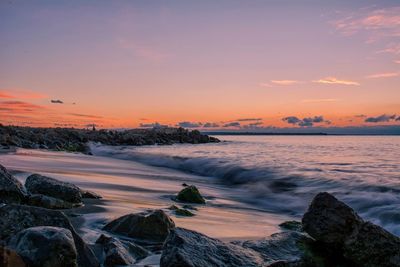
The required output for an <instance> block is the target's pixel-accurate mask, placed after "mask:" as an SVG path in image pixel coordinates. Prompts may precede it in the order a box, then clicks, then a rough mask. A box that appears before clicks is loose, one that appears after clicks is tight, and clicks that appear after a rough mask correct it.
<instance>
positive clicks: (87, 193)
mask: <svg viewBox="0 0 400 267" xmlns="http://www.w3.org/2000/svg"><path fill="white" fill-rule="evenodd" d="M81 195H82V198H93V199H101V198H102V197H101V196H100V195H99V194H97V193H95V192H93V191H89V190H83V189H81Z"/></svg>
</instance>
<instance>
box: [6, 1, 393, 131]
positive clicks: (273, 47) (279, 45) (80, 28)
mask: <svg viewBox="0 0 400 267" xmlns="http://www.w3.org/2000/svg"><path fill="white" fill-rule="evenodd" d="M289 3H290V2H289V1H283V2H282V3H278V2H276V1H250V2H247V1H220V2H218V3H215V2H214V1H202V2H201V3H200V2H198V3H194V2H182V1H168V2H166V1H154V2H153V1H152V2H151V3H145V2H140V1H137V2H135V1H130V2H117V1H116V2H108V1H98V2H97V1H96V2H90V1H87V2H78V1H76V2H75V1H74V2H71V1H57V2H53V1H37V2H35V3H33V2H32V1H15V2H14V1H12V2H2V3H0V35H1V36H3V38H2V40H1V41H0V123H3V124H13V125H32V126H66V127H70V126H71V127H85V126H86V125H88V124H96V125H98V126H99V127H108V128H127V127H140V126H152V125H154V124H155V123H156V122H157V123H159V124H162V125H170V126H176V125H182V126H187V127H196V128H200V129H204V130H208V129H246V130H249V129H263V128H265V129H268V127H270V126H273V127H303V128H304V127H315V126H318V127H337V126H373V125H400V90H399V89H400V88H399V85H400V15H399V14H400V5H398V2H397V1H359V2H357V1H352V3H347V2H346V1H342V2H340V1H339V2H337V3H329V4H327V3H325V4H319V3H318V2H315V3H314V4H312V5H311V4H310V3H311V2H310V1H305V2H302V1H293V2H292V3H291V4H289ZM56 100H59V101H56ZM321 116H322V117H321ZM291 117H295V118H296V119H297V120H296V119H287V118H291Z"/></svg>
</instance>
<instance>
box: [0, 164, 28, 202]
mask: <svg viewBox="0 0 400 267" xmlns="http://www.w3.org/2000/svg"><path fill="white" fill-rule="evenodd" d="M25 197H26V193H25V191H24V188H23V186H22V184H21V183H20V182H19V181H18V180H17V179H15V178H14V177H13V176H12V175H11V174H10V173H9V172H8V171H7V169H6V168H4V167H3V166H2V165H0V203H22V202H23V201H24V200H25Z"/></svg>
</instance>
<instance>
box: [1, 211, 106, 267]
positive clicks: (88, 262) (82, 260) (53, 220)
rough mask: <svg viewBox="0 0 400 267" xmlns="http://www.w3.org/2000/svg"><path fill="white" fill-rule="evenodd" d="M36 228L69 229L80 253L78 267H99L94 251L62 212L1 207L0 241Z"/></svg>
mask: <svg viewBox="0 0 400 267" xmlns="http://www.w3.org/2000/svg"><path fill="white" fill-rule="evenodd" d="M35 226H54V227H61V228H65V229H68V230H69V231H70V232H71V234H72V237H73V239H74V244H75V248H76V250H77V252H78V258H77V260H78V266H85V267H98V266H99V263H98V261H97V259H96V258H95V256H94V254H93V252H92V250H91V249H90V248H89V247H88V246H87V245H86V244H85V242H84V241H83V240H82V238H81V237H80V236H79V235H78V234H77V233H76V231H75V229H74V228H73V226H72V225H71V223H70V222H69V220H68V218H67V217H66V216H65V215H64V214H63V213H62V212H60V211H56V210H49V209H44V208H38V207H32V206H24V205H16V204H8V205H4V206H1V207H0V240H3V241H5V242H8V241H9V240H10V239H11V238H12V236H14V235H16V234H17V233H18V232H20V231H22V230H24V229H26V228H30V227H35Z"/></svg>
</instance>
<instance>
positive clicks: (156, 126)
mask: <svg viewBox="0 0 400 267" xmlns="http://www.w3.org/2000/svg"><path fill="white" fill-rule="evenodd" d="M139 127H141V128H161V127H168V125H164V124H160V123H158V122H154V123H141V124H140V125H139Z"/></svg>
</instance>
